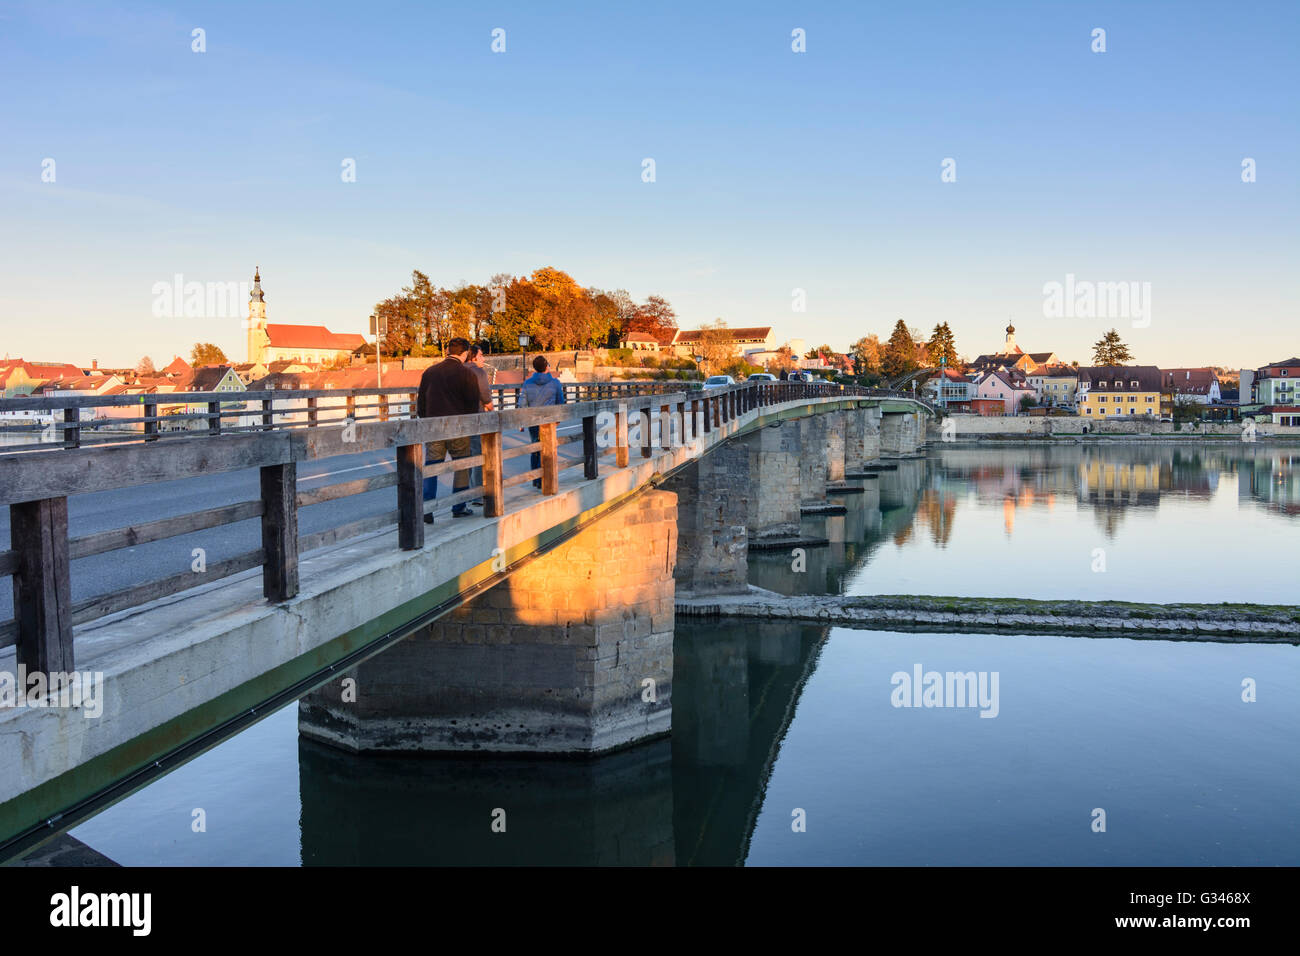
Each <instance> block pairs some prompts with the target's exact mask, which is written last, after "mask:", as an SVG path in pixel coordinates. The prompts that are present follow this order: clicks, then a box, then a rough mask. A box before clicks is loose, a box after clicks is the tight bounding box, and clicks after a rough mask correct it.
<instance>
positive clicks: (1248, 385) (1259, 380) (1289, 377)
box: [1241, 358, 1300, 425]
mask: <svg viewBox="0 0 1300 956" xmlns="http://www.w3.org/2000/svg"><path fill="white" fill-rule="evenodd" d="M1298 380H1300V358H1289V359H1285V360H1283V361H1281V362H1272V363H1270V364H1268V365H1265V366H1264V367H1263V368H1258V369H1253V370H1251V369H1242V372H1241V402H1242V407H1241V417H1242V418H1247V417H1249V418H1253V419H1255V421H1257V422H1272V423H1274V424H1276V425H1300V381H1298ZM1248 394H1249V404H1247V395H1248Z"/></svg>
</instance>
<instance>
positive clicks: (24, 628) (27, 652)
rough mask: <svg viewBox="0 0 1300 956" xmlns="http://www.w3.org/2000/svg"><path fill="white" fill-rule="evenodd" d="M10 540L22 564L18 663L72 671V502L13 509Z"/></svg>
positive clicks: (17, 591) (17, 577)
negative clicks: (69, 554) (69, 526)
mask: <svg viewBox="0 0 1300 956" xmlns="http://www.w3.org/2000/svg"><path fill="white" fill-rule="evenodd" d="M9 541H10V545H9V546H10V547H11V548H12V549H13V552H14V557H15V559H16V565H17V566H16V567H15V569H14V573H13V580H14V584H13V588H14V620H15V623H16V624H17V625H18V639H17V663H18V664H19V666H25V667H26V668H27V670H29V671H33V672H40V673H42V674H51V673H60V672H64V673H67V672H69V671H71V670H73V668H74V664H73V654H72V609H71V605H72V584H71V573H70V559H69V557H68V499H67V498H43V499H41V500H40V501H24V502H21V503H19V504H12V505H10V506H9ZM19 692H20V693H21V690H20V691H19Z"/></svg>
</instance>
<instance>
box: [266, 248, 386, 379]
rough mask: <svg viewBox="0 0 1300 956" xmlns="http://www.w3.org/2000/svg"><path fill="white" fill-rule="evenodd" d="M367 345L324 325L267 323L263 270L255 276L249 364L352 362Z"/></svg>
mask: <svg viewBox="0 0 1300 956" xmlns="http://www.w3.org/2000/svg"><path fill="white" fill-rule="evenodd" d="M365 344H366V339H365V336H363V335H360V334H357V333H348V332H331V331H330V330H329V329H327V328H326V327H325V326H323V325H281V324H278V323H270V324H268V323H267V321H266V297H265V295H264V294H263V292H262V275H261V269H258V270H256V271H255V272H254V273H253V291H252V293H251V294H250V295H249V297H248V362H249V363H250V364H260V365H265V366H268V367H269V366H270V363H272V362H276V361H295V362H303V363H306V364H309V365H332V364H336V363H341V362H349V361H351V359H352V353H353V352H355V351H356V350H357V349H358V348H360V347H361V346H363V345H365Z"/></svg>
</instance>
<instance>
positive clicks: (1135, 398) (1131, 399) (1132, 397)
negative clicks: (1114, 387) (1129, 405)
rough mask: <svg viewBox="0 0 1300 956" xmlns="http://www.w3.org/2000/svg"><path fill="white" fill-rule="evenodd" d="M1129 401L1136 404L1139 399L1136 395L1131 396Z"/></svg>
mask: <svg viewBox="0 0 1300 956" xmlns="http://www.w3.org/2000/svg"><path fill="white" fill-rule="evenodd" d="M1128 400H1129V401H1130V402H1136V401H1137V400H1138V397H1137V396H1136V395H1130V396H1129V397H1128Z"/></svg>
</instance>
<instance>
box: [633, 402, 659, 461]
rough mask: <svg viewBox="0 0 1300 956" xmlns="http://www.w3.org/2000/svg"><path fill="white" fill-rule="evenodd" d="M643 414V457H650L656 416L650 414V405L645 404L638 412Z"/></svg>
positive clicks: (640, 414)
mask: <svg viewBox="0 0 1300 956" xmlns="http://www.w3.org/2000/svg"><path fill="white" fill-rule="evenodd" d="M636 413H637V414H638V415H639V416H641V457H642V458H649V457H650V441H651V439H652V438H653V437H654V435H653V433H654V425H655V423H654V416H653V415H651V414H650V406H649V405H643V406H641V407H640V408H638V409H637V412H636Z"/></svg>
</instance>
